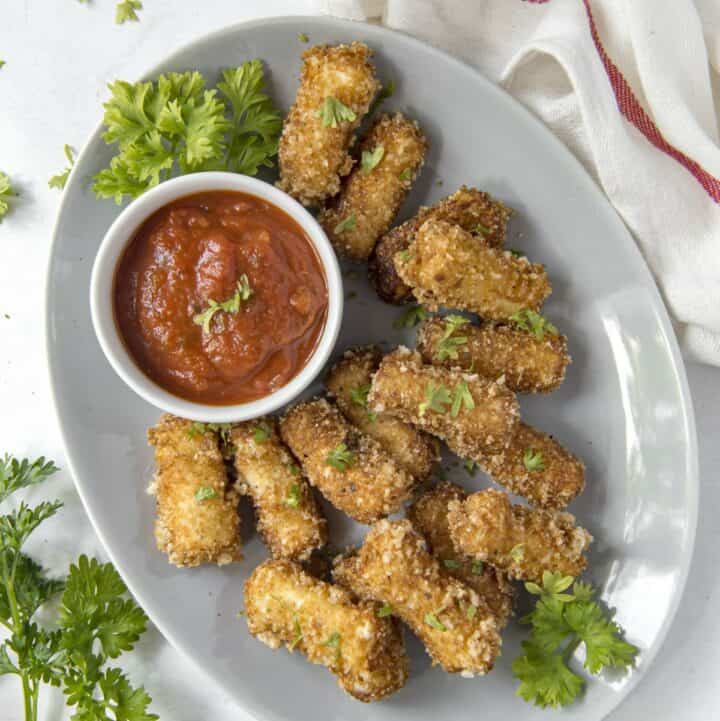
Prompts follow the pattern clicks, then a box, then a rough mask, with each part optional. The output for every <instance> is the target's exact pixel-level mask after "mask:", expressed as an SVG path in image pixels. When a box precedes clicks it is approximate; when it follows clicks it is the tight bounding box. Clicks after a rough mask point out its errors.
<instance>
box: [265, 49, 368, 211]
mask: <svg viewBox="0 0 720 721" xmlns="http://www.w3.org/2000/svg"><path fill="white" fill-rule="evenodd" d="M371 55H372V51H371V50H370V48H368V46H367V45H365V44H364V43H357V42H355V43H352V45H336V46H334V47H333V46H328V45H318V46H316V47H313V48H310V49H309V50H306V51H305V52H304V53H303V61H304V62H303V68H302V75H301V77H300V87H299V88H298V91H297V95H296V97H295V104H294V105H293V106H292V108H290V112H289V113H288V115H287V117H286V118H285V122H284V124H283V131H282V136H281V137H280V147H279V150H278V159H279V164H280V180H279V182H278V187H280V188H281V189H282V190H284V191H285V192H286V193H289V194H290V195H292V196H293V197H295V198H297V200H299V201H300V202H301V203H302V204H303V205H320V204H322V202H323V201H324V200H325V199H326V198H328V197H330V196H333V195H336V194H337V193H338V191H339V190H340V179H341V178H342V177H344V176H346V175H347V174H348V173H349V172H350V170H351V169H352V166H353V160H352V158H351V157H350V155H349V154H348V148H349V147H350V145H351V143H352V141H353V132H354V131H355V129H356V128H357V127H358V125H359V124H360V121H361V120H362V118H363V116H364V115H365V114H366V113H367V111H368V109H369V107H370V103H371V102H372V100H373V98H374V97H375V94H376V93H377V91H378V90H379V89H380V83H379V82H378V80H377V79H376V77H375V68H374V67H373V66H372V65H371V64H370V62H369V59H370V56H371Z"/></svg>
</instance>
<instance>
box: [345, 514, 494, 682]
mask: <svg viewBox="0 0 720 721" xmlns="http://www.w3.org/2000/svg"><path fill="white" fill-rule="evenodd" d="M334 574H335V578H336V580H337V582H338V583H340V584H341V585H343V586H345V587H346V588H349V589H350V590H351V591H352V592H353V593H355V594H356V595H357V596H359V597H360V598H365V599H371V600H374V601H379V602H380V601H381V602H383V603H385V604H390V607H391V609H392V612H393V613H395V614H396V615H397V616H399V617H400V619H402V620H403V621H404V622H405V623H406V624H407V625H408V626H410V628H411V629H412V630H413V632H414V633H415V634H416V635H417V636H418V637H419V638H420V640H421V641H422V642H423V644H424V645H425V648H426V649H427V652H428V654H429V655H430V658H432V660H433V663H437V664H439V665H440V666H442V668H443V669H444V670H445V671H447V672H449V673H462V674H463V676H472V675H475V674H485V673H487V672H488V671H489V670H490V669H491V668H492V667H493V664H494V662H495V659H496V658H497V656H498V655H499V653H500V646H501V643H502V640H501V638H500V633H499V628H500V625H499V623H498V619H497V618H496V617H495V615H494V614H493V612H492V611H491V610H490V608H489V607H488V605H487V604H486V603H485V601H484V600H483V599H482V598H481V597H480V595H479V594H478V593H477V592H476V591H475V590H474V589H472V588H470V587H469V586H467V585H465V584H464V583H461V582H460V581H458V579H456V578H453V577H452V576H450V575H449V574H448V573H446V572H445V571H444V570H443V569H442V568H441V566H440V563H439V562H438V560H437V559H436V558H433V556H431V555H430V553H428V551H427V548H426V546H425V541H424V540H423V539H422V537H421V536H420V535H419V534H418V533H417V532H416V531H415V530H414V529H413V527H412V524H411V523H410V521H408V520H407V519H404V520H401V521H389V520H387V519H385V520H382V521H378V522H377V523H376V524H375V525H374V526H373V527H372V528H371V529H370V531H369V532H368V534H367V536H366V537H365V542H364V543H363V545H362V546H361V547H360V549H359V550H358V551H357V553H355V554H354V555H350V556H348V557H346V558H344V559H339V560H338V561H337V562H336V565H335V568H334Z"/></svg>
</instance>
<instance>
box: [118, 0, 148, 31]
mask: <svg viewBox="0 0 720 721" xmlns="http://www.w3.org/2000/svg"><path fill="white" fill-rule="evenodd" d="M142 6H143V5H142V3H141V2H140V0H121V1H120V2H119V3H118V4H117V7H116V8H115V22H116V23H117V24H118V25H122V24H123V23H126V22H129V21H132V22H137V21H138V20H140V18H139V17H138V14H137V11H138V10H142Z"/></svg>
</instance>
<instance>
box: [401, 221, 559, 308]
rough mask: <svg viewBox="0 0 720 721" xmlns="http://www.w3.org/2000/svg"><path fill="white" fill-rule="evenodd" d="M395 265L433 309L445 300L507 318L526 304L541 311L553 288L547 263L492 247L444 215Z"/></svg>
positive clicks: (445, 303)
mask: <svg viewBox="0 0 720 721" xmlns="http://www.w3.org/2000/svg"><path fill="white" fill-rule="evenodd" d="M394 260H395V269H396V270H397V272H398V275H399V276H400V277H401V278H402V280H403V281H404V282H405V283H407V284H408V285H409V286H410V287H411V288H412V292H413V295H414V296H415V297H416V298H417V300H418V301H419V302H420V303H421V304H422V305H424V306H425V307H427V308H428V309H429V310H438V308H439V307H440V306H444V307H446V308H457V309H459V310H469V311H472V312H474V313H478V314H479V315H481V316H483V317H484V318H489V319H491V320H504V319H507V318H509V317H510V316H511V315H513V314H514V313H517V312H518V311H520V310H533V311H537V310H538V309H539V308H540V306H541V305H542V304H543V301H544V300H545V298H547V297H548V296H549V295H550V292H551V288H550V282H549V281H548V278H547V274H546V273H545V268H544V267H543V266H542V265H540V264H538V263H531V262H530V261H529V260H528V259H527V258H525V257H520V258H517V257H515V256H514V255H512V253H510V252H509V251H503V250H499V249H498V248H491V247H488V246H487V245H483V244H481V243H478V242H477V239H476V238H475V237H474V236H473V235H471V234H470V233H468V232H467V231H466V230H463V229H462V228H461V227H460V226H459V225H453V224H451V223H448V222H446V221H444V220H432V219H431V220H427V221H425V223H423V224H422V225H421V226H420V228H419V230H418V232H417V233H416V235H415V238H414V240H413V242H412V243H411V244H410V246H409V247H408V249H407V251H405V252H400V253H396V254H395V257H394Z"/></svg>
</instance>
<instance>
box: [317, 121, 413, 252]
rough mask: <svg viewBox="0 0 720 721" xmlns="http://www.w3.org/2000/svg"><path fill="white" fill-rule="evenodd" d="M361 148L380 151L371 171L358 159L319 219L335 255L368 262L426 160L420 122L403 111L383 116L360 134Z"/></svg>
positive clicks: (364, 150)
mask: <svg viewBox="0 0 720 721" xmlns="http://www.w3.org/2000/svg"><path fill="white" fill-rule="evenodd" d="M378 148H380V149H381V150H380V151H378ZM360 151H361V153H368V154H370V153H373V152H374V151H376V152H382V157H381V158H380V161H379V162H378V164H377V165H376V166H375V167H374V168H372V169H371V170H369V171H368V170H367V168H363V166H362V163H358V164H357V165H355V167H354V168H353V170H352V172H351V173H350V175H349V176H348V178H347V180H346V181H345V184H344V185H343V188H342V190H341V191H340V195H338V196H337V197H336V198H334V199H333V200H332V201H331V203H330V205H329V206H328V207H327V208H326V209H325V210H323V211H322V212H321V213H320V215H319V216H318V221H319V222H320V225H322V226H323V228H325V232H326V233H327V234H328V237H329V238H330V241H331V242H332V244H333V245H334V246H335V248H336V249H337V251H338V252H339V253H341V254H342V255H345V256H347V257H349V258H353V259H354V260H367V259H368V257H369V256H370V253H371V252H372V249H373V248H374V247H375V243H376V242H377V239H378V238H379V237H380V236H381V235H383V233H386V232H387V231H388V229H389V228H390V226H391V225H392V222H393V220H394V219H395V216H396V215H397V212H398V210H400V206H401V205H402V203H403V201H404V200H405V197H406V196H407V194H408V193H409V192H410V188H412V184H413V183H414V182H415V178H416V177H417V175H418V173H419V172H420V169H421V168H422V165H423V162H424V160H425V153H426V151H427V141H426V140H425V136H424V135H423V134H422V132H421V131H420V127H419V126H418V124H417V123H416V122H413V121H411V120H408V119H407V118H405V117H404V116H403V115H402V114H401V113H396V114H395V115H392V116H391V115H382V116H380V117H379V118H378V119H377V120H376V121H375V123H374V124H373V126H372V127H371V128H370V131H369V132H368V134H367V135H366V136H365V137H364V138H363V140H362V142H361V144H360ZM348 218H354V224H352V223H350V224H351V225H352V227H346V228H343V225H342V223H343V221H347V219H348Z"/></svg>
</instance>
